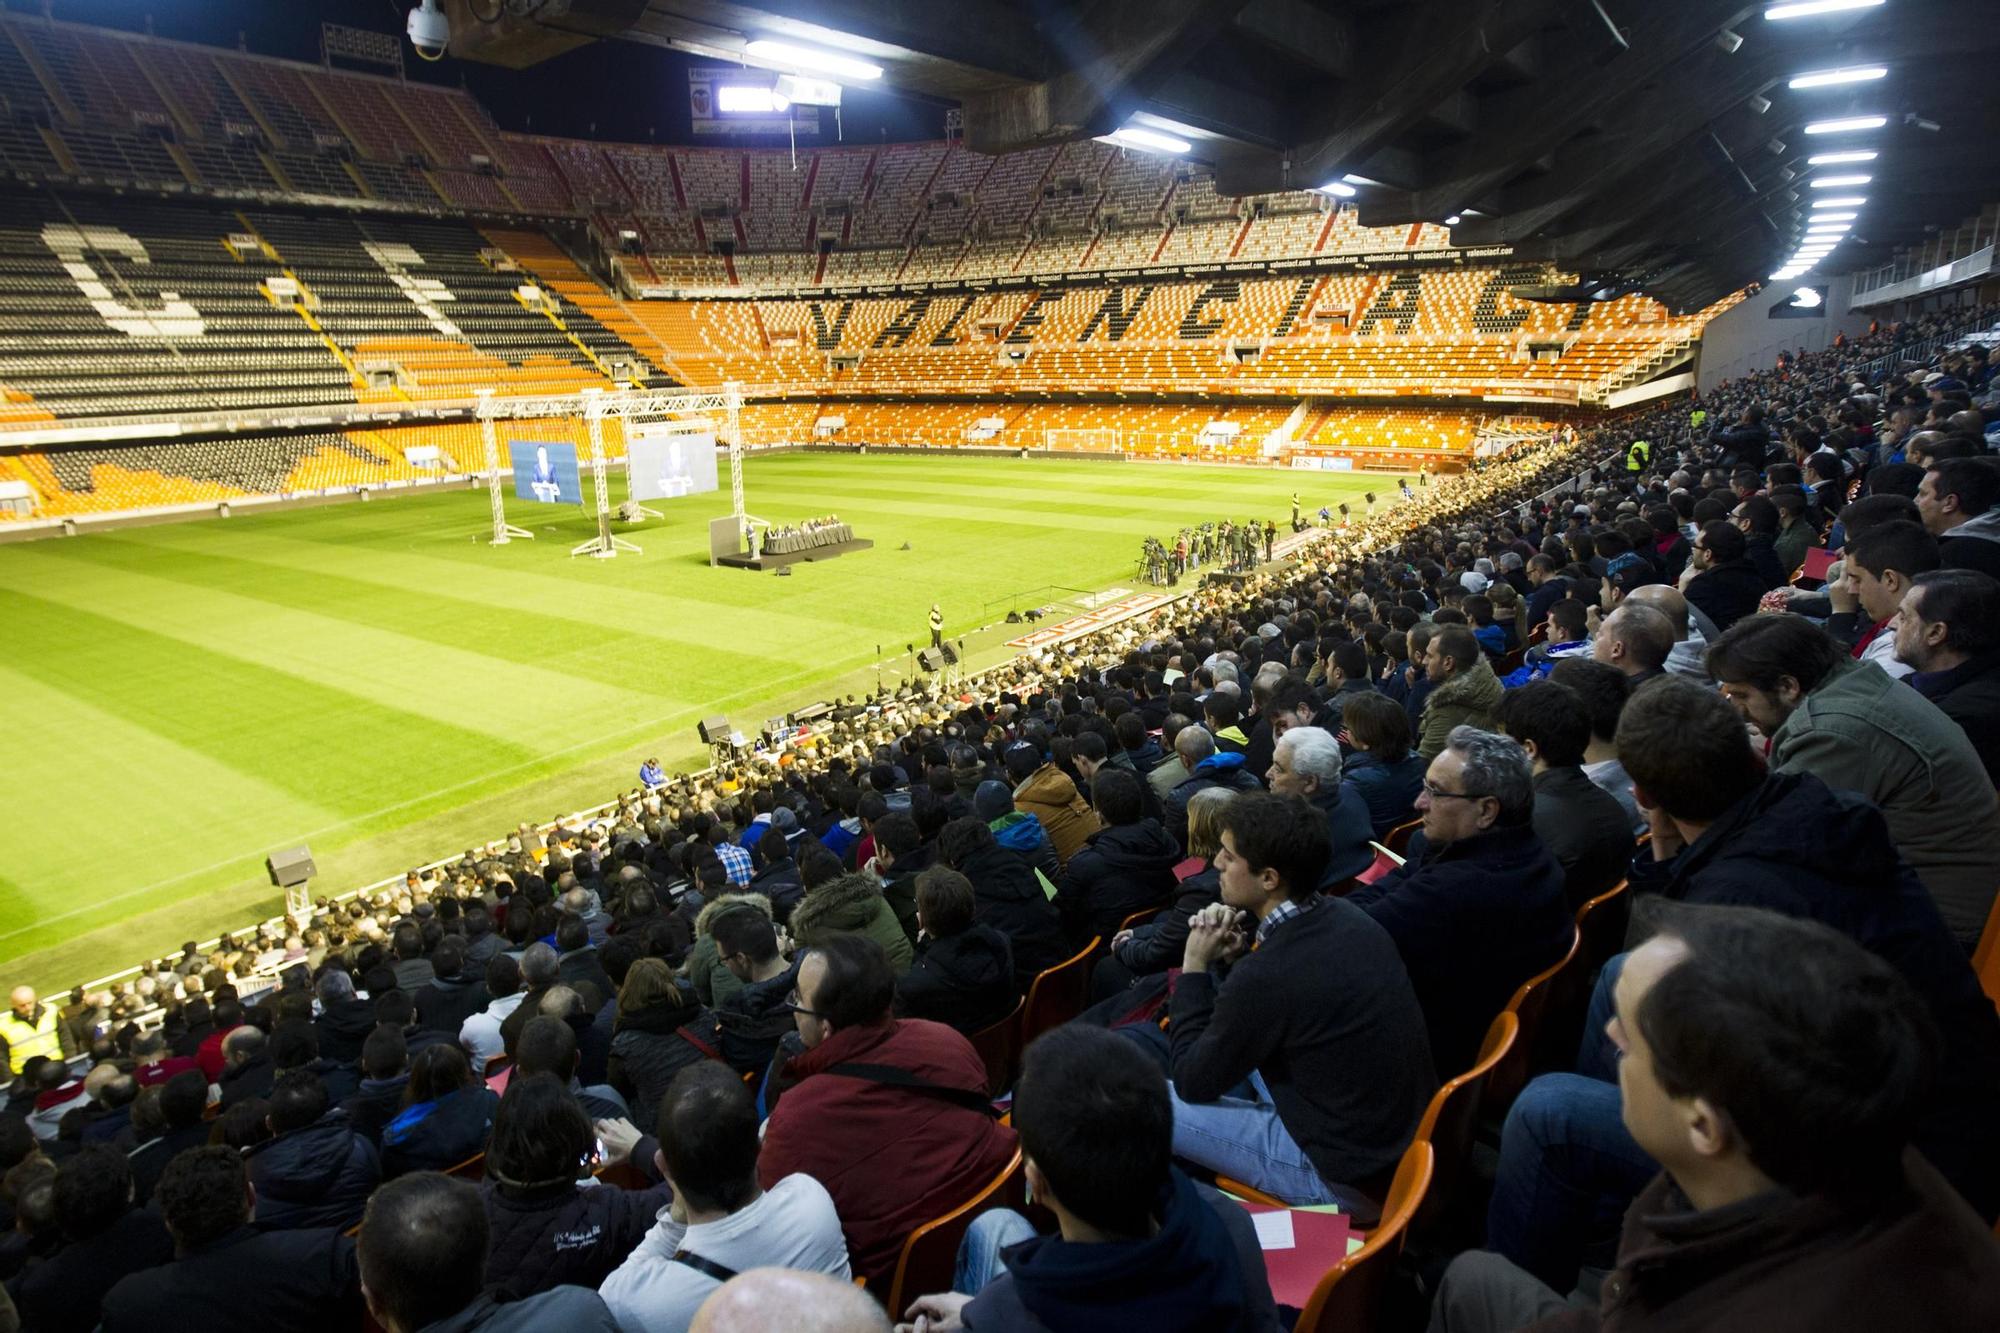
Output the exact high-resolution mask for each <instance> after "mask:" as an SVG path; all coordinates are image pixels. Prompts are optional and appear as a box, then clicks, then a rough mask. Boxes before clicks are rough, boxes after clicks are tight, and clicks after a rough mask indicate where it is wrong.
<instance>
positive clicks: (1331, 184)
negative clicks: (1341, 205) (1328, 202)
mask: <svg viewBox="0 0 2000 1333" xmlns="http://www.w3.org/2000/svg"><path fill="white" fill-rule="evenodd" d="M1315 193H1318V194H1330V195H1332V196H1333V197H1334V198H1336V199H1352V198H1353V197H1354V187H1353V186H1352V185H1345V184H1342V183H1341V182H1340V181H1328V182H1327V183H1326V184H1324V185H1322V186H1320V187H1319V189H1318V190H1317V191H1315Z"/></svg>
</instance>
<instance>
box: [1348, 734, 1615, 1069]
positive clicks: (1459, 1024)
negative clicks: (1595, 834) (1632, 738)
mask: <svg viewBox="0 0 2000 1333" xmlns="http://www.w3.org/2000/svg"><path fill="white" fill-rule="evenodd" d="M1417 809H1418V811H1419V812H1420V813H1421V814H1422V815H1423V818H1424V827H1423V831H1422V832H1421V833H1420V834H1418V835H1417V837H1416V838H1415V839H1413V840H1412V841H1411V843H1410V849H1409V850H1410V859H1409V860H1408V861H1407V862H1405V863H1404V864H1403V865H1401V866H1398V867H1397V868H1396V869H1395V870H1392V871H1390V872H1389V873H1388V874H1387V875H1384V876H1383V877H1382V878H1381V879H1379V880H1377V881H1376V882H1375V883H1373V884H1367V885H1363V886H1362V887H1360V888H1358V889H1356V890H1355V891H1354V892H1353V893H1352V894H1350V895H1349V896H1348V901H1349V902H1351V903H1353V904H1355V906H1357V907H1359V908H1361V909H1362V910H1363V911H1364V912H1366V913H1368V915H1370V916H1372V917H1374V918H1375V920H1376V921H1377V922H1379V923H1380V924H1381V925H1382V927H1383V928H1384V929H1386V930H1387V931H1388V932H1389V935H1390V937H1391V938H1393V939H1394V940H1395V941H1396V948H1397V950H1398V951H1399V952H1400V953H1401V954H1402V956H1403V965H1404V967H1406V968H1407V969H1408V970H1409V973H1410V982H1411V984H1412V985H1413V986H1414V987H1415V988H1416V992H1417V1000H1418V1002H1419V1003H1420V1004H1421V1005H1422V1006H1423V1010H1424V1021H1425V1023H1426V1024H1427V1026H1428V1027H1429V1030H1430V1038H1431V1054H1432V1058H1433V1059H1435V1060H1436V1062H1437V1069H1438V1076H1439V1077H1440V1078H1450V1077H1453V1076H1455V1075H1457V1074H1462V1073H1464V1072H1465V1071H1466V1070H1467V1069H1469V1068H1471V1067H1472V1063H1473V1059H1474V1057H1475V1056H1476V1055H1477V1054H1478V1051H1479V1043H1480V1040H1481V1038H1482V1037H1484V1036H1485V1033H1486V1028H1487V1025H1488V1024H1489V1023H1491V1022H1492V1021H1493V1016H1494V1015H1495V1014H1497V1013H1499V1012H1500V1011H1501V1009H1503V1008H1505V1007H1506V1004H1507V1001H1508V999H1509V997H1511V996H1512V995H1513V993H1514V989H1515V988H1516V987H1517V986H1519V985H1520V984H1521V983H1522V982H1524V981H1526V980H1527V979H1528V978H1529V977H1532V976H1534V975H1535V974H1536V973H1537V972H1540V971H1542V970H1544V969H1545V968H1548V967H1549V966H1551V965H1552V964H1554V963H1555V962H1556V961H1557V960H1558V959H1560V958H1561V957H1562V956H1563V954H1564V953H1566V952H1567V951H1568V950H1569V946H1570V942H1571V940H1572V938H1573V937H1574V935H1575V931H1576V924H1575V921H1574V919H1573V918H1572V917H1571V915H1570V910H1569V905H1568V903H1567V902H1566V901H1565V900H1564V898H1563V870H1562V866H1561V864H1559V863H1558V862H1557V861H1556V859H1555V857H1554V856H1552V855H1551V854H1550V853H1549V850H1548V849H1547V848H1546V847H1544V846H1543V845H1542V841H1541V839H1540V838H1538V837H1536V836H1535V829H1534V824H1533V819H1534V811H1535V787H1534V777H1533V772H1532V766H1531V764H1530V761H1529V759H1528V752H1527V751H1526V750H1525V749H1523V748H1522V747H1521V746H1520V745H1519V744H1518V743H1517V742H1515V741H1512V740H1509V739H1508V738H1507V737H1505V736H1499V735H1495V734H1494V733H1493V732H1490V731H1481V730H1479V729H1478V728H1476V727H1454V728H1453V729H1452V731H1451V733H1450V735H1449V736H1448V737H1446V740H1445V746H1444V749H1442V750H1440V751H1439V752H1438V756H1437V758H1435V759H1433V760H1431V764H1430V769H1429V771H1428V772H1427V773H1426V774H1425V775H1424V785H1423V790H1422V791H1421V792H1419V793H1418V795H1417Z"/></svg>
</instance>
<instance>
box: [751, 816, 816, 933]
mask: <svg viewBox="0 0 2000 1333" xmlns="http://www.w3.org/2000/svg"><path fill="white" fill-rule="evenodd" d="M756 860H757V865H758V870H757V873H756V874H755V875H753V876H751V878H750V892H752V893H761V894H763V895H764V896H765V897H767V898H769V899H770V900H771V912H772V914H773V915H774V917H775V918H776V920H777V922H778V924H779V925H781V926H782V925H784V924H785V923H786V922H788V921H790V920H791V919H792V909H793V908H794V907H797V906H798V905H799V900H800V899H801V898H803V897H805V896H806V886H805V882H804V881H803V880H801V879H800V878H799V863H798V862H797V861H796V860H794V859H793V858H792V844H791V841H790V840H789V839H788V838H786V837H785V834H784V831H783V830H782V829H779V828H776V827H773V828H771V829H769V830H767V831H766V832H765V834H764V836H763V837H762V838H760V839H758V841H757V855H756Z"/></svg>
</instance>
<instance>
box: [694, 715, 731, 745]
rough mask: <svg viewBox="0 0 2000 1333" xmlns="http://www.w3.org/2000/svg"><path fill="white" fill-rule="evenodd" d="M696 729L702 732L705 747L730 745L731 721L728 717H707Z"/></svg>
mask: <svg viewBox="0 0 2000 1333" xmlns="http://www.w3.org/2000/svg"><path fill="white" fill-rule="evenodd" d="M696 729H697V730H698V731H700V732H701V743H702V744H703V745H727V744H729V719H728V718H726V717H705V718H703V719H702V720H701V725H700V726H699V727H698V728H696Z"/></svg>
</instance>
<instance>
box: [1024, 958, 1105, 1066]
mask: <svg viewBox="0 0 2000 1333" xmlns="http://www.w3.org/2000/svg"><path fill="white" fill-rule="evenodd" d="M1097 945H1098V940H1097V939H1096V937H1094V936H1093V937H1092V939H1091V941H1090V943H1088V944H1086V945H1084V946H1083V948H1081V949H1079V950H1078V951H1077V952H1076V953H1075V954H1073V955H1071V956H1070V957H1069V958H1066V959H1064V960H1063V961H1062V962H1060V963H1057V964H1056V965H1055V966H1054V967H1052V968H1049V969H1048V970H1046V971H1044V972H1043V973H1042V974H1041V975H1040V976H1038V977H1036V978H1035V980H1034V984H1033V985H1031V986H1029V987H1028V999H1027V1003H1026V1004H1025V1005H1024V1006H1023V1007H1022V1012H1021V1047H1020V1049H1021V1050H1023V1051H1025V1050H1027V1049H1028V1046H1029V1044H1030V1043H1032V1042H1033V1041H1034V1040H1035V1038H1037V1037H1039V1036H1041V1035H1042V1034H1043V1033H1044V1032H1047V1031H1048V1030H1049V1029H1050V1028H1053V1027H1061V1026H1062V1025H1063V1024H1064V1023H1067V1022H1069V1021H1070V1020H1071V1019H1072V1018H1075V1017H1076V1016H1077V1015H1078V1014H1080V1013H1082V1012H1083V1004H1084V1000H1085V999H1086V998H1087V996H1088V994H1089V987H1090V964H1091V960H1092V959H1093V958H1095V957H1096V955H1097Z"/></svg>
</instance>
